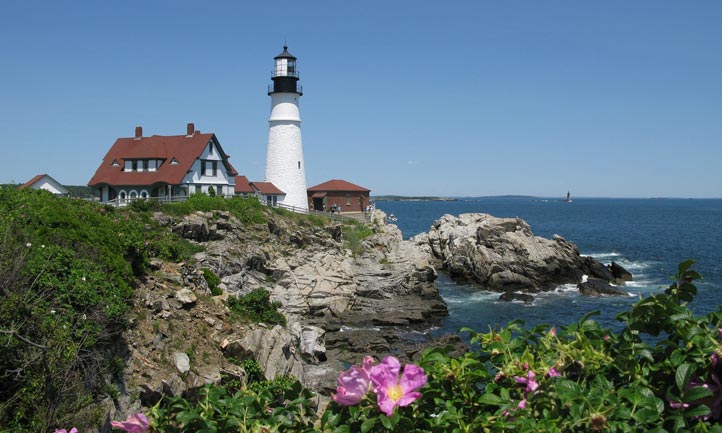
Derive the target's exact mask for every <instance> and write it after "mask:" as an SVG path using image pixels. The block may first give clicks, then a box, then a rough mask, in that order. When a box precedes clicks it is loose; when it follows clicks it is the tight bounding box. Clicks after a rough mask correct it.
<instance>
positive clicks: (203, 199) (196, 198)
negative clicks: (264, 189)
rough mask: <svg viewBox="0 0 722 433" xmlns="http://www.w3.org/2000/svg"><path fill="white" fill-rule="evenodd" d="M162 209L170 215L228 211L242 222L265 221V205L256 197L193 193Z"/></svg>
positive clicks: (258, 222)
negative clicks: (214, 195) (226, 196)
mask: <svg viewBox="0 0 722 433" xmlns="http://www.w3.org/2000/svg"><path fill="white" fill-rule="evenodd" d="M163 211H164V212H167V213H169V214H172V215H188V214H190V213H193V212H197V211H203V212H214V211H229V212H231V214H233V215H234V216H235V217H236V218H238V219H239V221H241V223H243V224H261V223H265V222H267V217H266V212H268V210H267V208H266V206H264V205H262V204H261V203H260V202H259V201H258V199H257V198H256V197H232V198H224V197H211V196H208V195H205V194H193V195H192V196H190V197H189V198H188V200H185V201H181V202H177V203H168V204H166V205H165V206H164V207H163Z"/></svg>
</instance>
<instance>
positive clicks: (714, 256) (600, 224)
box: [376, 197, 722, 334]
mask: <svg viewBox="0 0 722 433" xmlns="http://www.w3.org/2000/svg"><path fill="white" fill-rule="evenodd" d="M376 207H377V208H378V209H381V210H383V211H384V212H386V213H387V214H394V215H395V216H396V217H397V221H396V222H395V223H394V224H396V225H397V226H398V227H399V229H400V230H401V232H402V233H403V236H404V238H405V239H408V238H409V237H411V236H414V235H416V234H418V233H422V232H427V231H428V230H429V228H430V227H431V225H432V224H433V222H434V221H436V220H437V219H438V218H440V217H441V216H442V215H444V214H451V215H459V214H462V213H472V212H483V213H488V214H491V215H494V216H497V217H520V218H522V219H524V220H525V221H526V222H527V223H529V225H530V226H531V229H532V231H533V232H534V234H535V235H537V236H542V237H545V238H551V236H553V235H554V234H558V235H561V236H563V237H564V238H565V239H567V240H569V241H572V242H574V243H575V244H577V245H578V246H579V249H580V251H581V254H582V255H588V256H593V257H595V258H597V259H598V260H599V261H600V262H602V263H604V264H609V263H611V262H612V261H615V262H617V263H619V264H621V265H622V266H624V267H625V268H627V269H628V270H629V271H630V272H631V273H632V274H633V275H634V281H632V282H631V283H628V284H627V286H625V287H624V288H623V290H625V291H627V292H628V296H626V297H610V298H587V297H584V296H581V295H580V294H579V292H578V290H577V288H576V286H574V285H566V286H561V287H558V288H557V289H556V290H554V291H552V292H548V293H544V294H542V295H538V296H537V297H536V299H535V301H534V302H533V303H532V304H531V305H526V304H523V303H509V302H501V301H498V300H497V299H498V297H499V294H498V293H493V292H489V291H485V290H483V289H480V288H479V287H475V286H472V285H468V284H457V283H455V282H454V281H452V280H451V279H450V278H449V277H448V276H447V275H445V274H444V273H443V272H440V273H439V279H438V281H437V283H438V285H439V290H440V292H441V295H442V297H443V298H444V300H445V301H446V303H447V304H448V307H449V317H448V318H447V319H445V320H444V322H443V323H442V325H441V326H440V328H438V329H435V330H433V333H435V334H436V333H446V332H457V331H458V330H459V329H460V328H461V327H470V328H472V329H476V330H478V331H480V332H486V331H488V329H489V327H493V328H497V327H500V326H503V325H505V324H507V323H508V322H509V321H511V320H515V319H521V320H523V321H524V322H525V323H526V325H527V326H528V327H531V326H533V325H537V324H541V323H546V324H549V325H553V326H563V325H567V324H570V323H574V322H576V321H577V320H579V319H580V318H581V317H582V316H584V315H585V314H587V313H589V312H592V311H598V312H599V315H598V316H596V317H595V320H597V321H598V322H600V323H601V324H602V325H603V326H606V327H610V328H612V329H619V328H620V327H621V324H620V323H619V322H618V321H617V320H616V319H615V316H616V315H617V314H618V313H620V312H622V311H626V310H627V309H628V308H629V307H630V306H631V305H632V304H633V303H634V302H636V301H637V300H638V299H639V298H640V297H644V296H648V295H650V294H654V293H659V292H660V291H663V290H664V289H665V288H667V287H668V286H669V284H670V283H671V281H672V278H671V277H672V276H673V275H674V274H675V272H676V270H677V265H678V264H679V263H680V262H682V261H685V260H687V259H694V260H696V261H697V262H696V263H695V265H694V266H693V269H695V270H697V271H698V272H699V273H700V274H702V277H703V278H704V280H703V281H700V282H698V284H697V288H698V290H699V291H698V295H697V297H696V298H695V300H694V302H693V303H692V304H691V306H690V307H691V308H692V310H693V311H694V312H695V313H697V314H704V313H707V312H710V311H716V310H717V309H718V308H719V307H720V305H722V199H612V198H609V199H607V198H578V199H577V198H575V199H573V201H572V202H571V203H567V202H566V201H563V200H561V199H545V198H534V197H491V198H474V199H458V200H455V201H383V200H378V201H376Z"/></svg>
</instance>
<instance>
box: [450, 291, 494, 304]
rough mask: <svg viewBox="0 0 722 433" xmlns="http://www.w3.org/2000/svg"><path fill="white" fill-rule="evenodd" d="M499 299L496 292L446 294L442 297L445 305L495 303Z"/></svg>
mask: <svg viewBox="0 0 722 433" xmlns="http://www.w3.org/2000/svg"><path fill="white" fill-rule="evenodd" d="M498 298H499V293H496V292H485V291H479V292H473V293H454V294H449V293H447V294H446V295H445V296H444V301H446V303H447V304H468V303H475V302H487V301H495V300H497V299H498Z"/></svg>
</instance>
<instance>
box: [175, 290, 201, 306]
mask: <svg viewBox="0 0 722 433" xmlns="http://www.w3.org/2000/svg"><path fill="white" fill-rule="evenodd" d="M173 297H174V298H175V299H176V300H177V301H178V302H180V303H181V305H183V306H188V305H193V304H195V302H196V300H198V298H197V297H196V295H195V293H193V290H191V289H180V290H178V291H177V292H175V294H174V295H173Z"/></svg>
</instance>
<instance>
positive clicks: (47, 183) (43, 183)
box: [20, 174, 70, 196]
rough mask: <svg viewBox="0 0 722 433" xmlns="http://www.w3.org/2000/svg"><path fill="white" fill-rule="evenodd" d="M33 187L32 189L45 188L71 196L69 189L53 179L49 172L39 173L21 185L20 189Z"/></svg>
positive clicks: (54, 192)
mask: <svg viewBox="0 0 722 433" xmlns="http://www.w3.org/2000/svg"><path fill="white" fill-rule="evenodd" d="M24 188H32V189H44V190H45V191H50V192H51V193H53V194H55V195H63V196H69V195H70V191H68V190H67V189H66V188H65V187H64V186H63V185H61V184H60V182H58V181H57V180H55V179H53V178H52V177H51V176H50V175H49V174H39V175H37V176H35V177H33V178H32V179H30V180H29V181H27V182H25V183H24V184H22V185H20V189H24Z"/></svg>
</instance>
